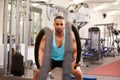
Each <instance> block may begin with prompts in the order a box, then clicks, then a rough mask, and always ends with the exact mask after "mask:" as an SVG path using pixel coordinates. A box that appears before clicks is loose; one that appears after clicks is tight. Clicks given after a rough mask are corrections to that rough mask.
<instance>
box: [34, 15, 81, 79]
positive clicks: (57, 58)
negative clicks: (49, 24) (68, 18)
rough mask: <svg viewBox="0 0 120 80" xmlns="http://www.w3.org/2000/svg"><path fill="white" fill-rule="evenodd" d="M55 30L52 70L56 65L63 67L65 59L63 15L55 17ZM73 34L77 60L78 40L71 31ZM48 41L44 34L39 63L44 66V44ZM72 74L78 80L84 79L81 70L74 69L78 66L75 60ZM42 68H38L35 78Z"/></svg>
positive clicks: (74, 51)
mask: <svg viewBox="0 0 120 80" xmlns="http://www.w3.org/2000/svg"><path fill="white" fill-rule="evenodd" d="M53 25H54V30H52V33H53V42H52V53H51V70H52V69H54V68H55V67H61V68H62V63H63V60H64V47H65V20H64V17H62V16H57V17H56V18H55V19H54V24H53ZM71 36H72V47H73V58H74V60H76V56H77V49H76V40H75V36H74V33H73V32H71ZM45 41H46V36H43V38H42V40H41V44H40V47H39V53H40V54H39V64H40V65H41V66H42V58H43V56H44V45H45ZM71 66H72V69H71V70H72V74H73V75H74V76H75V77H76V80H82V73H81V72H80V71H79V70H76V69H74V67H75V66H78V65H77V64H76V63H75V61H74V62H73V63H71ZM39 74H40V70H36V73H35V76H34V80H37V78H38V75H39Z"/></svg>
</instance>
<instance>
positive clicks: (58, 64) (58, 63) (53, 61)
mask: <svg viewBox="0 0 120 80" xmlns="http://www.w3.org/2000/svg"><path fill="white" fill-rule="evenodd" d="M62 65H63V61H55V60H53V59H51V70H52V69H54V68H55V67H60V68H62Z"/></svg>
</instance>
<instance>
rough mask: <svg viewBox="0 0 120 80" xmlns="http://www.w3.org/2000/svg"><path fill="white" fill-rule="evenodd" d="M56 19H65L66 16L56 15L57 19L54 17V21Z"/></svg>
mask: <svg viewBox="0 0 120 80" xmlns="http://www.w3.org/2000/svg"><path fill="white" fill-rule="evenodd" d="M56 19H65V18H64V17H63V16H56V17H55V19H54V21H55V20H56Z"/></svg>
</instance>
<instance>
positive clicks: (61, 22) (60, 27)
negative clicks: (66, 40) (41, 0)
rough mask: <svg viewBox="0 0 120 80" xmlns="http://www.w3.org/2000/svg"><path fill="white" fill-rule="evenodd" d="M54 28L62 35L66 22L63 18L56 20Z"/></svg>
mask: <svg viewBox="0 0 120 80" xmlns="http://www.w3.org/2000/svg"><path fill="white" fill-rule="evenodd" d="M54 27H55V30H56V32H57V33H62V32H63V31H64V28H65V20H64V17H63V16H57V17H55V19H54Z"/></svg>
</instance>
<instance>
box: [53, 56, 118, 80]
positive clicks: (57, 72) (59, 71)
mask: <svg viewBox="0 0 120 80" xmlns="http://www.w3.org/2000/svg"><path fill="white" fill-rule="evenodd" d="M117 60H120V56H115V57H105V58H103V59H101V60H99V62H95V63H99V64H95V63H92V62H90V61H89V62H88V61H84V64H87V65H89V67H86V66H81V70H82V73H83V75H86V73H87V72H88V71H90V70H91V69H95V68H97V67H100V66H103V65H106V64H109V63H112V62H114V61H117ZM52 74H53V76H54V77H55V80H62V78H61V76H62V69H61V68H55V69H54V70H52ZM58 75H59V76H58ZM92 76H95V77H97V80H120V77H111V76H96V75H92Z"/></svg>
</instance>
